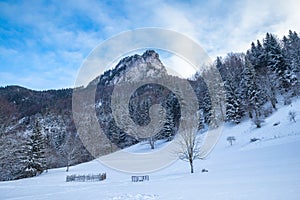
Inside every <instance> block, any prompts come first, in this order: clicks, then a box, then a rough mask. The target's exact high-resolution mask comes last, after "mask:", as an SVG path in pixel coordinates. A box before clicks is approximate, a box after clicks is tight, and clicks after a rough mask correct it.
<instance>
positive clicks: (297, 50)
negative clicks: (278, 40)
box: [283, 30, 300, 96]
mask: <svg viewBox="0 0 300 200" xmlns="http://www.w3.org/2000/svg"><path fill="white" fill-rule="evenodd" d="M283 54H284V58H285V61H286V63H287V65H288V67H289V71H287V73H288V74H287V77H289V79H288V80H289V81H291V82H290V84H291V94H290V95H291V96H295V95H299V89H300V85H299V79H300V38H299V37H298V34H297V33H296V32H292V31H291V30H290V31H289V35H288V37H286V36H284V37H283Z"/></svg>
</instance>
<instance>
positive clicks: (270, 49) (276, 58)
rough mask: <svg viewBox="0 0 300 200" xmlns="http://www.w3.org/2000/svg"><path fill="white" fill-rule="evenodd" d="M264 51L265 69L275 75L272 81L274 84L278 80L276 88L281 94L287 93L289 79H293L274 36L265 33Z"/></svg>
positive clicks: (289, 85) (289, 84)
mask: <svg viewBox="0 0 300 200" xmlns="http://www.w3.org/2000/svg"><path fill="white" fill-rule="evenodd" d="M264 49H265V56H266V61H267V67H268V68H269V71H270V72H273V73H274V74H275V77H273V78H272V79H273V80H272V81H274V82H275V81H277V80H278V87H279V88H280V90H281V93H284V92H288V90H289V89H290V88H291V82H292V80H291V79H292V78H293V77H292V73H291V69H290V68H289V66H288V64H287V63H286V60H285V58H284V55H283V52H282V48H281V46H280V43H279V42H278V40H277V38H276V37H275V36H274V35H272V34H269V33H267V35H266V38H265V40H264Z"/></svg>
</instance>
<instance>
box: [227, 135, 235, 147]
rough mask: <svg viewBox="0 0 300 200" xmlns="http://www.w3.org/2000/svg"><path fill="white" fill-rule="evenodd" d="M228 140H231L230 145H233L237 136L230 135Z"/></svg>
mask: <svg viewBox="0 0 300 200" xmlns="http://www.w3.org/2000/svg"><path fill="white" fill-rule="evenodd" d="M227 141H228V142H229V144H230V146H232V144H233V142H234V141H235V137H234V136H228V137H227Z"/></svg>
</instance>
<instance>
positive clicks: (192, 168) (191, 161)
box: [190, 159, 194, 174]
mask: <svg viewBox="0 0 300 200" xmlns="http://www.w3.org/2000/svg"><path fill="white" fill-rule="evenodd" d="M190 166H191V174H193V173H194V165H193V160H191V159H190Z"/></svg>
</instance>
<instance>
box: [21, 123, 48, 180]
mask: <svg viewBox="0 0 300 200" xmlns="http://www.w3.org/2000/svg"><path fill="white" fill-rule="evenodd" d="M22 155H23V156H22V163H23V165H24V169H23V173H24V174H23V177H22V178H27V177H33V176H36V175H39V174H41V173H42V172H43V171H44V170H45V169H46V159H45V146H44V136H43V134H42V132H41V127H40V124H39V122H38V121H36V123H35V126H34V129H33V133H32V135H31V136H30V138H29V139H28V141H27V142H26V143H25V144H24V145H23V150H22Z"/></svg>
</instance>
